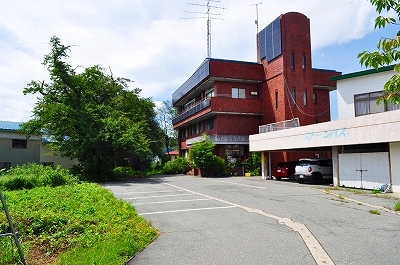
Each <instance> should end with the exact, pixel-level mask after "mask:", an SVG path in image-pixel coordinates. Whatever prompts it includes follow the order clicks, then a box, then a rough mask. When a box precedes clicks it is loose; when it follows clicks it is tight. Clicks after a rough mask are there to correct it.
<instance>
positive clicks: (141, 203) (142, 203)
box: [134, 198, 211, 206]
mask: <svg viewBox="0 0 400 265" xmlns="http://www.w3.org/2000/svg"><path fill="white" fill-rule="evenodd" d="M210 200H211V199H208V198H206V199H194V200H176V201H162V202H140V203H135V204H134V205H135V206H136V205H144V204H161V203H173V202H192V201H210Z"/></svg>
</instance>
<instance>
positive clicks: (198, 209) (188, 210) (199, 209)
mask: <svg viewBox="0 0 400 265" xmlns="http://www.w3.org/2000/svg"><path fill="white" fill-rule="evenodd" d="M234 207H235V206H222V207H209V208H195V209H185V210H175V211H162V212H150V213H139V215H151V214H160V213H178V212H191V211H203V210H216V209H228V208H234Z"/></svg>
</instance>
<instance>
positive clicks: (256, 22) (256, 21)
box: [250, 2, 262, 33]
mask: <svg viewBox="0 0 400 265" xmlns="http://www.w3.org/2000/svg"><path fill="white" fill-rule="evenodd" d="M258 5H262V2H260V3H257V4H252V5H250V6H256V14H257V19H256V20H255V21H254V22H255V24H256V26H257V33H258Z"/></svg>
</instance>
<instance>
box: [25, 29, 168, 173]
mask: <svg viewBox="0 0 400 265" xmlns="http://www.w3.org/2000/svg"><path fill="white" fill-rule="evenodd" d="M50 45H51V51H50V53H49V54H47V55H45V57H44V61H43V65H45V66H47V70H48V71H49V74H50V82H48V83H46V82H45V81H31V82H30V83H29V84H28V85H27V87H26V88H25V89H24V91H23V92H24V94H40V97H39V98H38V102H37V103H36V106H35V107H34V110H33V115H32V119H31V120H29V121H28V122H26V123H23V125H22V132H23V133H25V134H27V135H31V134H36V135H39V134H44V135H46V136H47V138H48V140H49V143H48V146H49V148H51V149H53V150H56V151H58V152H59V153H60V155H61V156H64V157H68V158H71V159H74V158H77V159H78V160H79V163H80V165H81V170H82V173H83V174H84V175H86V176H88V177H91V178H93V179H100V178H106V177H108V176H109V173H110V172H111V170H112V168H114V167H116V166H119V165H123V164H124V163H125V161H126V160H127V159H130V160H132V161H136V162H137V163H139V164H140V162H141V161H143V160H146V159H147V160H148V159H149V158H150V157H151V156H152V155H153V153H155V152H159V151H158V150H160V149H161V146H160V141H159V140H158V139H160V129H159V127H158V124H157V122H156V121H155V111H154V107H155V106H154V103H153V102H152V101H151V100H150V99H147V98H140V97H139V93H140V91H141V90H140V89H138V88H135V89H133V90H128V84H129V83H130V82H131V81H130V80H129V79H127V78H120V77H114V76H113V74H112V72H111V70H110V74H108V73H107V72H106V70H105V69H104V68H102V67H100V66H98V65H96V66H92V67H88V68H85V69H83V71H82V72H81V73H78V72H76V68H73V67H72V66H71V65H69V64H68V63H67V62H66V59H67V58H68V52H69V51H70V47H71V46H64V45H63V44H61V41H60V39H59V38H58V37H52V38H51V39H50Z"/></svg>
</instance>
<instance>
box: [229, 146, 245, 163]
mask: <svg viewBox="0 0 400 265" xmlns="http://www.w3.org/2000/svg"><path fill="white" fill-rule="evenodd" d="M225 155H226V158H227V159H230V160H231V161H232V162H236V159H238V158H242V157H243V156H244V147H243V146H242V145H237V144H233V145H230V144H228V145H225Z"/></svg>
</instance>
